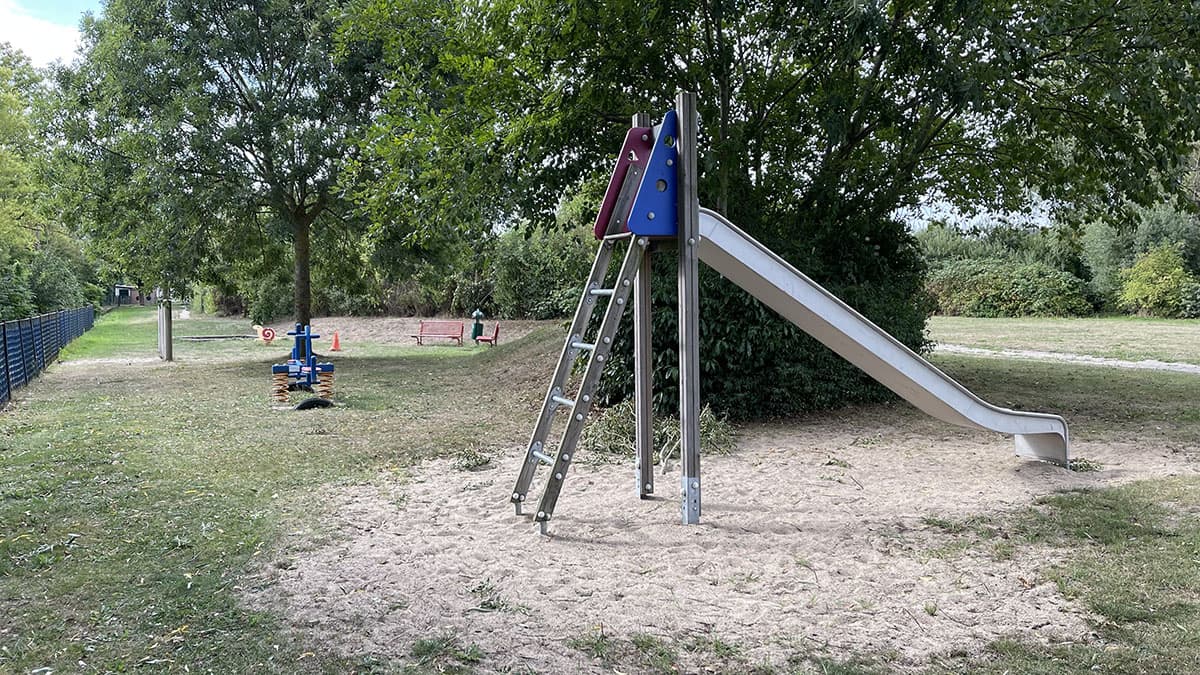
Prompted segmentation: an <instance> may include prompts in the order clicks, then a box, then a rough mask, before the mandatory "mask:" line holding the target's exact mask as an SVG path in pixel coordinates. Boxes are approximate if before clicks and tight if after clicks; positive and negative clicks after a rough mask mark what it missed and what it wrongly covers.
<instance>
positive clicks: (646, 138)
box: [642, 134, 650, 141]
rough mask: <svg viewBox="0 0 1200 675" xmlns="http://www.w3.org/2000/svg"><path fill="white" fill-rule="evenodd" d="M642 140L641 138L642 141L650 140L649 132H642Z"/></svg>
mask: <svg viewBox="0 0 1200 675" xmlns="http://www.w3.org/2000/svg"><path fill="white" fill-rule="evenodd" d="M642 140H643V141H648V140H650V135H649V134H642Z"/></svg>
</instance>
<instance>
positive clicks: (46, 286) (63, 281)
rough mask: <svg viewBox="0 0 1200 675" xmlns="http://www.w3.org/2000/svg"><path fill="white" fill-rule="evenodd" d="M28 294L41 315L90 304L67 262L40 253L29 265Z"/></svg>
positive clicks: (44, 252)
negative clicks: (30, 294)
mask: <svg viewBox="0 0 1200 675" xmlns="http://www.w3.org/2000/svg"><path fill="white" fill-rule="evenodd" d="M29 271H30V273H29V290H30V291H32V292H33V300H34V304H35V305H37V311H38V312H53V311H55V310H60V309H72V308H74V307H82V306H83V305H85V304H88V303H89V302H90V301H89V300H88V298H86V297H85V296H84V293H83V286H82V284H80V283H79V279H78V278H77V277H76V276H75V273H74V272H72V271H71V267H70V266H69V265H68V264H67V262H66V261H65V260H64V259H63V258H61V257H59V256H57V255H54V254H53V253H51V252H48V251H40V252H38V254H37V255H35V256H34V257H33V261H32V263H31V264H30V270H29Z"/></svg>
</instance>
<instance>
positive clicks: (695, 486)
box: [692, 480, 700, 490]
mask: <svg viewBox="0 0 1200 675" xmlns="http://www.w3.org/2000/svg"><path fill="white" fill-rule="evenodd" d="M692 489H693V490H699V489H700V481H698V480H694V481H692Z"/></svg>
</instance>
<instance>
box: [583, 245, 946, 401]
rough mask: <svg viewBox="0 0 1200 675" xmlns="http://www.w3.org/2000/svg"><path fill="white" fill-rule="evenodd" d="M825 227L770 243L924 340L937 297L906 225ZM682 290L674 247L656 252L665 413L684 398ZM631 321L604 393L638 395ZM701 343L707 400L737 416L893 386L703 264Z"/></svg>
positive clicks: (904, 338)
mask: <svg viewBox="0 0 1200 675" xmlns="http://www.w3.org/2000/svg"><path fill="white" fill-rule="evenodd" d="M882 229H886V230H887V231H884V232H881V231H880V230H882ZM823 231H824V232H826V233H828V234H829V236H828V238H824V237H819V236H817V234H816V233H815V232H813V233H811V234H810V235H809V236H807V237H804V236H800V237H797V238H796V239H793V240H791V241H794V242H804V244H805V246H803V247H801V246H794V245H792V246H789V243H788V242H787V241H785V240H776V241H774V242H768V245H770V246H772V247H773V248H775V249H776V250H783V249H787V248H791V249H792V255H791V257H792V258H793V259H794V260H795V261H796V262H797V263H798V264H797V267H799V268H800V269H801V270H803V271H805V272H807V273H809V274H810V275H812V276H813V277H814V278H815V279H817V281H818V282H820V283H823V284H824V285H825V286H826V288H828V289H829V290H830V291H831V292H833V293H834V294H835V295H838V296H839V297H841V298H842V299H843V300H845V301H846V302H847V303H849V304H850V305H851V306H853V307H854V308H855V309H857V310H858V311H860V312H862V313H863V314H865V315H866V316H867V317H868V318H870V319H871V320H873V321H875V322H876V323H877V324H879V325H880V326H882V327H884V328H885V329H886V330H888V331H889V332H891V333H892V334H893V335H894V336H896V337H897V338H898V339H899V340H900V341H901V342H903V343H905V344H906V345H908V346H909V347H912V348H914V349H918V350H920V349H922V348H923V347H924V346H925V342H924V327H925V318H926V316H927V315H928V311H929V309H930V308H931V307H930V304H929V302H928V296H926V295H925V293H924V291H923V288H922V282H923V275H922V272H923V267H922V264H921V261H920V258H919V255H918V254H917V249H916V247H915V245H913V244H912V241H911V238H910V237H908V235H907V234H906V233H904V232H903V228H902V226H899V225H897V224H894V223H885V224H882V225H881V226H880V227H879V228H878V229H876V230H874V231H872V234H871V235H859V236H855V235H854V231H853V229H848V230H842V231H841V232H840V233H835V232H834V231H833V230H831V229H824V230H823ZM798 234H800V235H803V234H804V233H803V232H798ZM827 248H828V249H829V250H826V249H827ZM806 254H807V255H806ZM676 292H677V281H676V259H675V255H674V251H663V252H661V253H658V254H655V261H654V284H653V298H654V365H655V369H654V370H655V373H654V376H655V405H656V408H657V409H658V410H659V412H660V414H670V415H677V414H678V412H677V411H678V406H679V389H678V377H679V373H678V368H677V364H678V358H677V347H678V332H677V323H676V311H675V306H676ZM631 325H632V319H631V317H628V316H627V320H626V321H625V322H624V324H623V326H622V328H623V330H622V331H621V332H620V333H619V334H618V338H617V343H616V345H615V348H614V350H613V359H612V362H611V364H610V367H609V368H608V369H607V370H606V372H605V374H604V378H603V379H602V387H603V389H602V390H601V396H602V400H601V402H602V403H607V404H612V403H615V402H617V401H619V400H622V399H624V398H625V397H628V396H632V393H633V363H632V360H633V356H632V354H633V349H632V332H631V330H630V329H631ZM700 346H701V352H700V370H701V392H700V394H701V400H702V401H703V402H704V403H706V404H708V405H711V406H712V408H713V409H714V410H715V411H717V412H718V413H720V414H723V415H727V416H729V418H731V419H733V420H747V419H763V418H771V417H780V416H788V415H794V414H797V413H801V412H806V411H811V410H821V409H827V408H832V407H837V406H841V405H846V404H849V403H859V402H869V401H879V400H883V399H886V398H888V397H889V396H890V394H889V393H888V392H887V390H886V389H884V388H883V387H882V386H880V385H879V384H877V383H876V382H875V381H874V380H872V379H871V378H870V377H868V376H867V375H865V374H864V373H863V372H862V371H860V370H859V369H858V368H856V367H854V366H853V365H851V364H850V363H849V362H847V361H845V360H844V359H842V358H841V357H840V356H838V355H837V354H835V353H833V352H832V351H830V350H829V349H827V348H826V347H825V346H824V345H822V344H820V343H819V342H817V341H816V340H814V339H812V338H810V337H808V335H806V334H805V333H804V332H803V331H801V330H800V329H799V328H797V327H795V326H794V325H792V324H791V323H789V322H788V321H785V320H783V319H781V318H780V317H779V315H777V314H776V313H775V312H774V311H773V310H771V309H770V308H768V307H766V306H765V305H763V304H761V303H759V302H758V301H757V300H755V299H754V298H753V297H751V296H750V295H748V294H747V293H745V292H744V291H742V290H741V289H740V288H738V287H737V286H735V285H734V284H732V283H730V282H728V281H726V280H725V279H724V278H722V277H721V276H720V275H718V274H717V273H716V272H714V271H712V270H710V269H707V268H705V267H704V265H703V264H701V274H700Z"/></svg>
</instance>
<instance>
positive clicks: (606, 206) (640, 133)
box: [593, 127, 654, 239]
mask: <svg viewBox="0 0 1200 675" xmlns="http://www.w3.org/2000/svg"><path fill="white" fill-rule="evenodd" d="M652 147H654V130H653V129H652V128H650V127H633V128H632V129H630V130H629V133H628V134H625V144H624V145H622V146H621V154H620V155H618V156H617V165H616V167H614V168H613V174H612V178H610V179H609V181H608V190H606V191H605V192H604V201H603V202H601V204H600V213H598V214H596V226H595V227H594V228H593V230H594V231H595V233H596V238H597V239H603V238H604V235H605V234H606V233H607V231H608V221H609V220H611V219H612V216H613V209H614V208H615V207H616V205H617V197H619V196H620V193H621V185H623V184H624V183H625V175H626V174H627V173H629V167H630V165H635V166H637V167H639V168H641V169H642V170H643V171H644V170H645V169H646V162H648V161H649V160H650V148H652ZM632 206H633V202H632V200H631V201H630V203H629V205H628V206H626V207H625V208H626V212H625V213H622V214H621V230H620V231H621V232H624V231H625V226H626V223H625V221H626V220H627V219H628V218H629V211H628V209H630V208H632ZM614 234H615V233H614Z"/></svg>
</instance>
